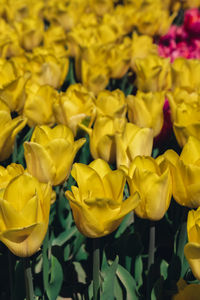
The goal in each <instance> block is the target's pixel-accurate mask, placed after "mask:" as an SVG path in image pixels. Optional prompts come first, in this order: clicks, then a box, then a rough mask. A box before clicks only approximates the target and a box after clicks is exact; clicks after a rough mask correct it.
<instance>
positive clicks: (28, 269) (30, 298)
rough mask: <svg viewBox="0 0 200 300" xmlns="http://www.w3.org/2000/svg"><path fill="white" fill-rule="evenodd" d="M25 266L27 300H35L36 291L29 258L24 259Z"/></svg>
mask: <svg viewBox="0 0 200 300" xmlns="http://www.w3.org/2000/svg"><path fill="white" fill-rule="evenodd" d="M23 264H24V278H25V286H26V300H34V299H35V296H34V290H33V278H32V272H31V266H30V259H29V257H25V258H23Z"/></svg>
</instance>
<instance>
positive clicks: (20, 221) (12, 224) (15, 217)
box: [0, 200, 30, 229]
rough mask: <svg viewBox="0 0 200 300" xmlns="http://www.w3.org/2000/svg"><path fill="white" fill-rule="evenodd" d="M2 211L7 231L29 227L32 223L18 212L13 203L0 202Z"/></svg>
mask: <svg viewBox="0 0 200 300" xmlns="http://www.w3.org/2000/svg"><path fill="white" fill-rule="evenodd" d="M0 210H1V215H2V217H3V221H4V223H5V226H6V228H7V229H11V228H16V227H24V226H29V225H30V222H29V220H27V219H26V218H24V216H23V215H22V213H21V212H20V211H17V210H16V209H15V208H14V207H13V206H12V204H11V203H9V202H8V201H6V200H0Z"/></svg>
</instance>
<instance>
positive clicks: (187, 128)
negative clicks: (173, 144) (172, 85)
mask: <svg viewBox="0 0 200 300" xmlns="http://www.w3.org/2000/svg"><path fill="white" fill-rule="evenodd" d="M167 96H168V99H169V103H170V109H171V119H172V121H173V130H174V133H175V136H176V139H177V141H178V143H179V145H180V147H183V146H184V145H185V143H186V142H187V140H188V138H189V136H194V137H196V138H198V139H199V138H200V133H199V128H200V105H199V99H200V94H199V93H197V92H194V91H193V92H191V93H189V92H188V91H186V90H184V89H179V88H177V89H175V90H174V92H173V93H168V95H167Z"/></svg>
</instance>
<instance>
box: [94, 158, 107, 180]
mask: <svg viewBox="0 0 200 300" xmlns="http://www.w3.org/2000/svg"><path fill="white" fill-rule="evenodd" d="M89 166H90V168H92V169H93V170H95V171H96V172H97V174H98V175H99V176H100V177H101V178H103V177H104V176H105V175H106V174H107V173H109V172H110V171H111V169H110V167H109V164H108V163H107V162H106V161H105V160H103V159H100V158H99V159H96V160H93V161H92V162H91V163H90V164H89Z"/></svg>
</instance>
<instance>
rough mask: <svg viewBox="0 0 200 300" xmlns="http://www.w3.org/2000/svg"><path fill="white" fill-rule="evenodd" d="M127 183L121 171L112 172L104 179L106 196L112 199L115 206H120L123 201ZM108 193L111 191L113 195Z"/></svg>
mask: <svg viewBox="0 0 200 300" xmlns="http://www.w3.org/2000/svg"><path fill="white" fill-rule="evenodd" d="M125 181H126V178H125V176H124V173H123V171H121V170H115V171H110V172H109V173H108V174H106V175H105V176H104V178H103V184H104V185H105V191H106V195H107V197H109V198H111V199H112V205H113V206H116V205H119V204H120V203H121V202H122V200H123V191H124V185H125ZM108 191H111V195H110V193H108Z"/></svg>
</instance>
